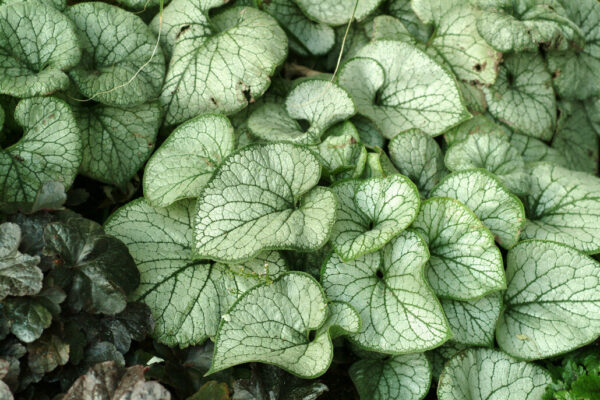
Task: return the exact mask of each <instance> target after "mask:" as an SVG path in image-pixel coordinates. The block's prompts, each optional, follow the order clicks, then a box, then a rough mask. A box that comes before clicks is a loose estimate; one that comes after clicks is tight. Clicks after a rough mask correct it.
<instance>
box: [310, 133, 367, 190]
mask: <svg viewBox="0 0 600 400" xmlns="http://www.w3.org/2000/svg"><path fill="white" fill-rule="evenodd" d="M314 151H315V153H317V154H318V155H319V160H320V161H321V164H322V165H323V174H324V175H325V176H327V177H329V179H330V180H331V181H332V182H334V181H337V180H341V179H346V178H358V177H359V176H360V175H361V174H362V173H363V171H364V168H365V163H366V162H367V150H366V149H365V146H364V145H363V144H362V143H361V142H360V137H359V136H358V132H357V131H356V128H355V127H354V125H353V124H352V123H351V122H350V121H346V122H343V123H341V124H338V125H336V126H334V127H332V128H331V129H329V130H328V131H327V133H326V137H325V139H324V140H323V141H322V142H321V143H320V144H319V145H317V146H315V148H314Z"/></svg>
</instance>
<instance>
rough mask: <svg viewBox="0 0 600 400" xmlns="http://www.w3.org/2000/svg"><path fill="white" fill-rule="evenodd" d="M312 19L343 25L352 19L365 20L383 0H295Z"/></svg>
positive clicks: (328, 23)
mask: <svg viewBox="0 0 600 400" xmlns="http://www.w3.org/2000/svg"><path fill="white" fill-rule="evenodd" d="M294 1H295V2H296V4H298V6H299V7H300V8H301V9H302V11H303V12H304V13H305V14H306V15H307V16H308V17H309V18H311V19H313V20H315V21H319V22H322V23H324V24H327V25H332V26H336V25H342V24H346V23H347V22H348V21H350V20H352V19H357V20H359V21H360V20H363V19H365V18H366V17H367V16H368V15H369V14H370V13H372V12H373V11H374V10H375V9H376V8H377V7H378V6H379V4H380V3H381V2H382V0H359V1H355V0H294Z"/></svg>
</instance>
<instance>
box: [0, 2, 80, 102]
mask: <svg viewBox="0 0 600 400" xmlns="http://www.w3.org/2000/svg"><path fill="white" fill-rule="evenodd" d="M0 4H1V3H0ZM80 58H81V50H79V44H78V41H77V34H76V33H75V28H74V26H73V24H72V23H71V21H69V19H68V18H67V17H65V16H64V14H62V13H61V12H60V11H57V10H55V9H53V8H52V7H50V6H47V5H44V4H42V3H40V2H38V1H27V2H15V3H14V4H11V3H9V4H5V5H1V6H0V93H4V94H8V95H11V96H15V97H33V96H40V95H48V94H50V93H52V92H55V91H58V90H62V89H66V88H67V86H68V85H69V77H68V76H67V74H65V72H64V71H67V70H69V69H70V68H73V67H74V66H76V65H77V64H78V63H79V59H80Z"/></svg>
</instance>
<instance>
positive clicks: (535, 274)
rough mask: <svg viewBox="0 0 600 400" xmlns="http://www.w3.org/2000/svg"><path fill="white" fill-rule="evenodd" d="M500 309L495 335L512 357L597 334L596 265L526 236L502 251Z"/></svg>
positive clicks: (548, 351)
mask: <svg viewBox="0 0 600 400" xmlns="http://www.w3.org/2000/svg"><path fill="white" fill-rule="evenodd" d="M506 276H507V280H508V288H507V290H506V293H505V295H504V303H505V309H504V312H503V313H502V316H501V317H500V321H499V323H498V328H497V331H496V338H497V339H498V344H499V345H500V348H502V349H503V350H504V351H506V352H507V353H508V354H511V355H512V356H514V357H518V358H520V359H526V360H535V359H540V358H546V357H551V356H554V355H557V354H562V353H565V352H567V351H570V350H573V349H576V348H578V347H581V346H583V345H585V344H587V343H589V342H591V341H593V340H595V339H596V338H597V337H598V336H600V318H599V317H598V316H599V315H600V313H599V310H600V290H599V289H598V288H599V287H600V264H598V262H596V261H595V260H593V259H592V258H590V257H587V256H585V255H583V254H581V253H579V252H577V251H576V250H574V249H572V248H570V247H568V246H564V245H561V244H558V243H553V242H546V241H539V240H529V241H524V242H522V243H519V244H518V245H517V246H515V247H514V248H513V249H512V250H511V251H509V253H508V257H507V267H506Z"/></svg>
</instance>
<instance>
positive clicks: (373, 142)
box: [350, 115, 385, 147]
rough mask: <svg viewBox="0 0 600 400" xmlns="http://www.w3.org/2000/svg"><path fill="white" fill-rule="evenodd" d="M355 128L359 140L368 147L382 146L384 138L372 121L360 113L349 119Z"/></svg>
mask: <svg viewBox="0 0 600 400" xmlns="http://www.w3.org/2000/svg"><path fill="white" fill-rule="evenodd" d="M350 121H351V122H352V123H353V124H354V127H355V128H356V130H357V131H358V136H360V140H361V141H362V142H363V143H364V144H365V145H366V146H370V147H383V145H384V144H385V138H384V137H383V136H382V135H381V132H379V130H378V129H377V128H376V127H375V125H373V123H372V122H371V121H370V120H369V119H368V118H365V117H363V116H362V115H356V116H354V117H353V118H352V119H351V120H350Z"/></svg>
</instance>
